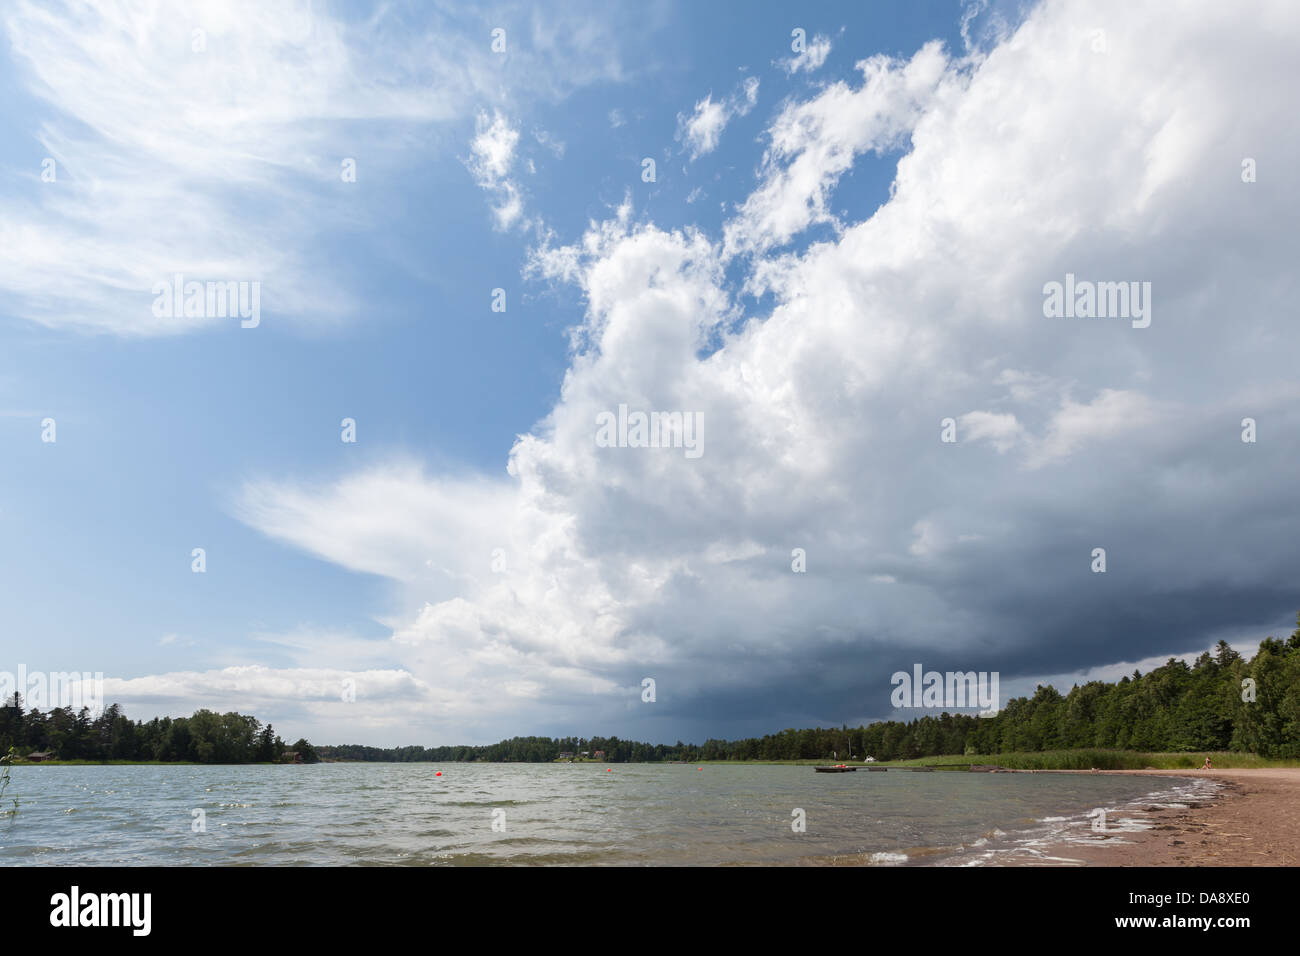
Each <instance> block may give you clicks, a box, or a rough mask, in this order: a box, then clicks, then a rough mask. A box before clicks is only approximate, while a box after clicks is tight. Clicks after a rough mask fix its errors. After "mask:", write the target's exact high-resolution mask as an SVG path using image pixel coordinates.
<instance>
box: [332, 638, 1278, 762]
mask: <svg viewBox="0 0 1300 956" xmlns="http://www.w3.org/2000/svg"><path fill="white" fill-rule="evenodd" d="M1297 625H1298V626H1297V628H1296V631H1295V632H1294V633H1293V634H1292V635H1291V637H1290V638H1289V639H1288V640H1286V641H1285V642H1284V641H1282V640H1280V639H1278V638H1274V637H1270V638H1268V639H1266V640H1265V641H1263V642H1262V643H1261V644H1260V647H1259V651H1258V652H1257V653H1256V655H1255V656H1254V658H1252V659H1250V660H1246V659H1244V658H1243V657H1242V656H1241V655H1240V654H1238V653H1237V652H1236V651H1234V650H1233V649H1232V648H1231V647H1230V646H1229V645H1228V644H1227V642H1225V641H1220V642H1219V643H1218V645H1217V647H1216V648H1215V649H1214V652H1213V653H1210V652H1208V651H1207V652H1206V653H1203V654H1201V655H1200V656H1199V657H1198V658H1197V659H1196V660H1195V661H1194V662H1193V663H1192V664H1190V665H1189V664H1187V663H1186V662H1185V661H1181V660H1174V659H1173V658H1170V659H1169V661H1168V663H1166V664H1164V665H1163V666H1161V667H1157V668H1156V669H1155V670H1153V671H1151V672H1149V673H1147V674H1140V673H1138V672H1137V671H1134V672H1133V674H1132V676H1131V677H1124V678H1122V679H1120V680H1119V681H1117V682H1115V683H1107V682H1105V681H1089V682H1088V683H1086V684H1081V685H1075V686H1074V688H1072V689H1071V690H1070V692H1069V693H1068V694H1065V695H1062V694H1061V693H1060V692H1059V691H1057V690H1056V688H1054V687H1051V686H1042V685H1040V686H1039V687H1038V689H1037V691H1036V692H1035V693H1034V695H1033V696H1032V697H1017V698H1014V699H1012V700H1010V701H1008V702H1007V703H1006V705H1005V706H1003V707H1002V709H1001V710H1000V711H999V712H998V713H997V714H996V715H995V716H991V717H977V716H974V715H968V714H949V713H942V714H939V715H937V716H929V715H927V716H924V717H920V718H918V719H914V720H910V721H907V722H903V721H894V720H890V721H882V722H877V723H873V724H869V725H867V726H859V727H845V726H841V727H838V728H835V727H830V728H821V727H817V728H809V729H805V730H794V729H790V730H783V731H781V732H780V733H776V734H768V735H767V736H764V737H750V738H746V739H743V740H706V741H705V742H704V743H703V744H702V745H700V744H686V743H682V742H681V741H680V740H679V741H678V742H677V743H676V744H648V743H641V742H637V741H631V740H620V739H619V738H617V737H590V738H587V737H561V738H552V737H512V738H511V739H509V740H503V741H501V742H500V743H495V744H488V745H485V746H454V747H427V748H426V747H420V746H413V747H398V748H379V747H367V746H362V745H358V744H351V745H343V746H333V747H319V748H317V749H318V752H319V753H320V755H321V757H322V758H323V759H326V760H363V761H399V762H406V761H439V762H452V761H484V762H525V763H538V762H550V761H554V760H557V759H559V758H560V755H561V754H562V753H573V754H578V753H581V752H583V751H586V752H588V753H589V754H592V755H594V754H595V752H596V751H604V756H603V757H601V758H600V759H601V760H604V761H606V762H609V763H629V762H631V763H636V762H655V761H687V762H692V761H697V760H809V759H818V760H820V759H831V758H833V757H835V756H838V757H839V758H840V759H844V758H846V757H848V756H849V755H850V754H852V755H853V756H855V757H859V758H861V757H864V756H868V755H870V756H872V757H874V758H875V759H877V760H908V759H916V758H919V757H931V756H940V755H945V754H1000V753H1011V752H1022V751H1027V752H1036V751H1045V750H1069V749H1080V748H1102V749H1113V750H1132V751H1144V752H1157V753H1158V752H1166V753H1170V752H1189V751H1235V752H1242V753H1254V754H1259V755H1260V756H1263V757H1270V758H1287V757H1300V616H1298V617H1297Z"/></svg>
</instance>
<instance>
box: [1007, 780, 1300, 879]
mask: <svg viewBox="0 0 1300 956" xmlns="http://www.w3.org/2000/svg"><path fill="white" fill-rule="evenodd" d="M1018 772H1027V771H1018ZM1036 772H1037V773H1072V774H1077V773H1091V772H1092V771H1089V770H1040V771H1036ZM1097 772H1098V773H1108V774H1120V775H1124V776H1147V777H1168V778H1174V779H1184V780H1193V779H1198V780H1209V781H1212V782H1214V783H1215V784H1216V785H1217V786H1216V789H1215V790H1213V791H1211V792H1208V793H1205V794H1204V795H1196V796H1194V797H1192V798H1190V799H1188V800H1186V801H1185V805H1184V806H1181V807H1180V806H1169V805H1166V806H1157V805H1152V803H1151V802H1150V801H1147V800H1142V801H1139V803H1145V804H1146V806H1140V807H1136V808H1129V809H1125V810H1123V811H1122V813H1123V816H1122V817H1120V816H1119V813H1120V812H1121V811H1117V812H1116V815H1115V817H1114V818H1112V819H1114V820H1115V821H1116V822H1118V823H1119V824H1120V825H1119V826H1115V827H1114V828H1113V829H1112V828H1110V827H1108V828H1107V831H1105V832H1102V833H1098V834H1095V836H1094V835H1093V834H1092V833H1090V832H1087V833H1086V836H1087V837H1089V838H1088V839H1086V840H1083V841H1079V840H1070V839H1065V838H1060V839H1055V840H1051V841H1048V842H1046V843H1045V844H1044V845H1043V846H1042V847H1041V850H1042V854H1041V856H1024V857H1020V858H1010V859H1007V860H1005V861H1001V862H1000V863H998V864H994V865H1006V866H1045V865H1046V866H1116V867H1123V866H1167V867H1187V866H1297V865H1300V768H1295V767H1280V768H1267V769H1266V768H1260V769H1240V770H1237V769H1233V770H1102V771H1097ZM1153 799H1154V798H1153Z"/></svg>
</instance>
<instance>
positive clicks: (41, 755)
mask: <svg viewBox="0 0 1300 956" xmlns="http://www.w3.org/2000/svg"><path fill="white" fill-rule="evenodd" d="M53 756H54V752H53V751H52V750H33V751H32V752H31V753H29V754H28V755H27V759H28V760H30V761H31V762H32V763H40V762H41V761H43V760H49V759H50V758H51V757H53Z"/></svg>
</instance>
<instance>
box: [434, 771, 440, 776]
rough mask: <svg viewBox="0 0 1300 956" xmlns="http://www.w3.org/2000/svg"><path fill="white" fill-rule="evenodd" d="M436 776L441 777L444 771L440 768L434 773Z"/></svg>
mask: <svg viewBox="0 0 1300 956" xmlns="http://www.w3.org/2000/svg"><path fill="white" fill-rule="evenodd" d="M434 776H435V777H441V776H442V771H441V770H439V771H438V772H437V773H435V774H434Z"/></svg>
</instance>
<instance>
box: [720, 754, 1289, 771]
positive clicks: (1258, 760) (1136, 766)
mask: <svg viewBox="0 0 1300 956" xmlns="http://www.w3.org/2000/svg"><path fill="white" fill-rule="evenodd" d="M1207 756H1208V757H1209V758H1210V762H1211V763H1212V764H1213V765H1214V768H1215V769H1216V770H1243V769H1250V768H1261V767H1300V760H1270V759H1267V758H1265V757H1260V756H1258V755H1257V754H1248V753H1228V752H1226V751H1204V750H1202V751H1198V752H1195V753H1143V752H1141V751H1134V750H1043V751H1032V752H1015V753H1001V754H945V755H941V756H932V757H918V758H916V759H915V760H877V761H876V762H875V763H871V764H865V765H864V764H863V763H862V762H861V761H860V760H858V759H857V758H854V759H852V760H831V759H829V758H825V757H823V758H821V759H818V760H701V761H699V763H701V764H718V765H726V764H750V765H769V766H778V765H784V766H814V765H817V766H826V765H830V764H835V763H845V764H848V765H849V766H850V767H862V766H870V767H937V768H946V767H950V768H952V769H953V770H964V769H966V768H967V767H969V766H971V765H972V764H985V765H993V766H998V767H1005V768H1007V769H1008V770H1090V769H1092V768H1093V767H1096V768H1097V769H1098V770H1195V769H1198V768H1199V767H1200V766H1201V764H1203V763H1204V762H1205V758H1206V757H1207Z"/></svg>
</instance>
